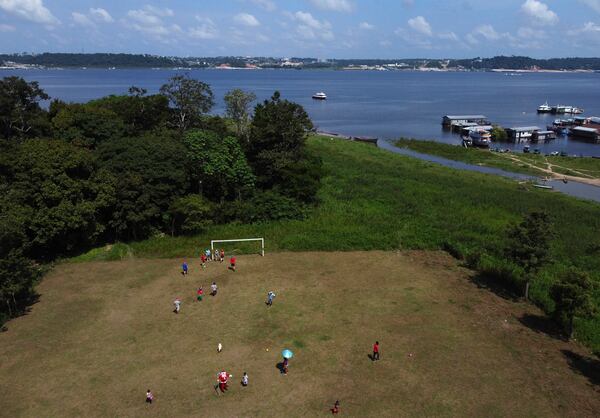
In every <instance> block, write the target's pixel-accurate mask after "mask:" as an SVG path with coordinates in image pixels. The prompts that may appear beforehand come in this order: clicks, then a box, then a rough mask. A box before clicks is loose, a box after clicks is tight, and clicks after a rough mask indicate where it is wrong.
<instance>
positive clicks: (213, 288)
mask: <svg viewBox="0 0 600 418" xmlns="http://www.w3.org/2000/svg"><path fill="white" fill-rule="evenodd" d="M210 290H211V292H210V295H211V296H217V284H216V283H215V282H213V283H212V284H211V285H210Z"/></svg>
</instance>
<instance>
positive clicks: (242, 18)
mask: <svg viewBox="0 0 600 418" xmlns="http://www.w3.org/2000/svg"><path fill="white" fill-rule="evenodd" d="M233 20H234V21H235V22H236V23H237V24H240V25H243V26H250V27H256V26H260V22H259V21H258V19H257V18H255V17H254V16H253V15H251V14H249V13H238V14H237V15H235V16H234V17H233Z"/></svg>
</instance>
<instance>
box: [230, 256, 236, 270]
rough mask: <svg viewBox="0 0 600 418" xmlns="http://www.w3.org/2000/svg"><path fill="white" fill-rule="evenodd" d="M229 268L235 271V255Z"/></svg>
mask: <svg viewBox="0 0 600 418" xmlns="http://www.w3.org/2000/svg"><path fill="white" fill-rule="evenodd" d="M229 269H230V270H233V271H235V256H234V257H231V258H230V259H229Z"/></svg>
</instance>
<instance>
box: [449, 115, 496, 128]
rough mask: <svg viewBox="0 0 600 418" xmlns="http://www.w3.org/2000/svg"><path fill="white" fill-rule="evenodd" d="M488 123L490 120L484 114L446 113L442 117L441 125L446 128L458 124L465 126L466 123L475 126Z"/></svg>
mask: <svg viewBox="0 0 600 418" xmlns="http://www.w3.org/2000/svg"><path fill="white" fill-rule="evenodd" d="M489 124H490V121H489V120H488V118H487V117H486V116H483V115H459V116H454V115H446V116H444V117H443V118H442V125H443V126H445V127H448V128H451V127H453V126H459V125H462V126H463V127H465V126H467V125H471V126H477V125H489Z"/></svg>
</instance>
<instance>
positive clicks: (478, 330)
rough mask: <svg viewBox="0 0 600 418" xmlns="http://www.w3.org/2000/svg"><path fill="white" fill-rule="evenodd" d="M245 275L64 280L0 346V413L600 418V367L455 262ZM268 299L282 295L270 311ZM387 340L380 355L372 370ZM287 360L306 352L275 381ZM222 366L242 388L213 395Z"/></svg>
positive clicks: (244, 261)
mask: <svg viewBox="0 0 600 418" xmlns="http://www.w3.org/2000/svg"><path fill="white" fill-rule="evenodd" d="M238 263H239V271H238V272H236V273H232V272H229V271H227V269H226V265H225V263H223V264H218V263H210V264H209V265H208V267H207V269H206V270H201V269H200V268H199V266H198V264H199V263H198V262H197V261H196V260H194V261H193V262H192V263H191V273H190V276H189V277H186V278H183V277H182V276H181V275H180V274H179V264H180V260H142V259H129V260H124V261H120V262H96V263H79V264H64V265H61V266H59V267H58V268H56V269H55V271H54V272H52V273H51V274H50V275H49V276H48V277H47V278H46V279H45V280H44V282H43V283H42V284H41V286H40V287H39V292H40V293H41V299H40V301H39V303H37V304H36V305H34V306H33V309H32V311H31V313H30V314H28V315H26V316H24V317H21V318H18V319H17V320H14V321H12V322H10V323H9V324H8V331H7V332H4V333H2V334H0V359H2V360H1V362H0V393H2V396H0V411H2V415H3V416H29V417H46V416H47V417H54V416H56V417H58V416H60V417H66V416H86V417H92V416H119V417H134V416H149V417H184V416H210V417H212V416H227V417H250V416H252V417H255V416H264V417H281V416H290V417H296V416H309V417H314V416H320V415H325V414H327V413H328V408H329V407H331V405H332V404H333V402H334V401H335V400H336V399H339V400H340V402H341V406H342V413H343V415H344V416H357V417H365V416H378V417H381V416H390V417H398V416H487V417H490V416H512V417H514V416H573V417H575V416H577V417H583V416H598V414H600V396H598V395H599V390H598V386H595V385H594V384H595V383H596V384H597V383H598V382H596V381H595V380H594V377H593V376H594V375H593V374H590V370H591V369H590V368H592V369H593V368H594V367H596V366H597V364H596V363H594V361H595V360H594V359H592V358H590V356H589V355H588V354H586V353H585V352H584V351H582V350H581V349H580V348H578V347H577V346H574V345H570V344H567V343H564V342H562V341H560V340H557V339H554V338H553V337H551V336H549V335H547V334H545V333H543V332H538V331H536V330H535V329H532V328H531V327H528V326H525V325H524V324H523V323H524V322H527V321H524V320H523V318H531V317H535V315H538V313H537V311H535V310H534V309H533V308H531V307H529V306H527V305H522V304H516V303H514V302H510V301H507V300H504V299H502V298H500V297H498V296H496V295H494V294H493V293H490V292H489V291H487V290H484V289H479V288H477V286H475V285H474V284H473V283H472V282H471V281H470V280H469V272H467V271H466V270H463V269H461V268H459V267H457V266H456V265H455V262H454V261H453V260H452V259H451V258H449V257H448V256H446V255H444V254H441V253H431V252H411V253H391V252H349V253H278V254H268V255H267V256H266V257H264V258H262V257H258V256H243V257H239V258H238ZM213 280H215V281H216V282H217V283H218V284H219V294H218V296H217V297H215V298H211V297H210V296H207V297H205V300H204V301H203V302H201V303H198V302H195V290H196V287H197V286H198V285H200V284H202V285H204V287H205V290H206V289H207V288H208V287H209V285H210V283H211V282H212V281H213ZM269 290H274V291H275V292H276V293H277V297H276V299H275V303H274V306H273V307H272V308H269V309H268V308H267V307H266V306H265V304H264V301H265V298H266V294H267V291H269ZM176 296H179V297H181V298H182V300H183V304H182V311H181V313H180V314H179V315H175V314H173V313H172V301H173V299H174V298H175V297H176ZM376 339H378V340H379V341H380V342H381V348H382V358H381V361H380V362H378V363H371V362H370V361H369V359H368V358H367V355H368V354H369V352H370V349H371V345H372V343H373V342H374V341H375V340H376ZM219 342H221V343H222V344H223V347H224V350H223V352H222V353H221V354H217V353H216V346H217V344H218V343H219ZM286 347H288V348H291V349H292V350H293V351H294V352H295V353H296V356H295V357H294V359H292V360H291V362H290V374H289V375H288V376H282V375H280V374H279V371H278V370H277V368H276V364H277V363H278V361H279V360H280V358H279V353H280V352H281V350H282V349H283V348H286ZM267 348H269V351H268V352H267V351H266V349H267ZM561 350H562V351H561ZM411 353H412V354H413V355H412V357H411V356H410V354H411ZM565 353H573V355H575V356H580V357H577V358H581V359H583V360H586V361H587V362H586V363H585V364H587V365H588V366H587V367H588V368H587V369H581V370H577V369H578V367H579V366H578V365H580V364H583V363H582V362H575V361H573V356H572V355H567V354H565ZM583 360H582V361H583ZM222 368H225V369H226V370H228V371H229V372H230V373H233V374H234V378H233V384H232V386H231V389H230V391H229V392H228V393H227V394H226V395H223V396H218V395H217V394H216V392H215V391H214V382H215V378H216V373H217V372H218V371H219V370H220V369H222ZM243 371H247V372H248V374H249V376H250V386H249V387H247V388H242V387H241V386H240V385H239V383H238V382H239V379H240V378H241V376H242V372H243ZM592 372H593V370H592ZM147 388H151V389H152V390H153V392H154V394H155V396H156V402H155V404H153V405H152V406H150V407H148V406H147V405H145V403H144V393H145V390H146V389H147Z"/></svg>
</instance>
